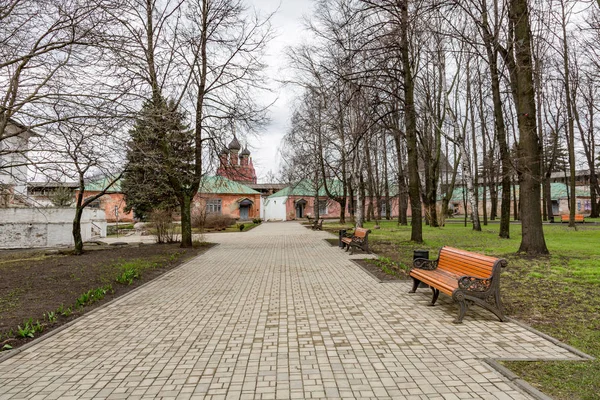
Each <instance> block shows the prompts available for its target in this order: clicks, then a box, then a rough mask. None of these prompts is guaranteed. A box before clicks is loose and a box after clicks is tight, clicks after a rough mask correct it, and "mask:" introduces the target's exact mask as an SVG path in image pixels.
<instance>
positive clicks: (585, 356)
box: [508, 317, 596, 361]
mask: <svg viewBox="0 0 600 400" xmlns="http://www.w3.org/2000/svg"><path fill="white" fill-rule="evenodd" d="M508 320H509V321H510V322H513V323H515V324H517V325H519V326H520V327H521V328H524V329H527V330H528V331H529V332H532V333H535V334H536V335H538V336H541V337H543V338H544V339H546V340H548V341H550V342H552V343H553V344H555V345H557V346H558V347H562V348H563V349H565V350H568V351H569V352H571V353H573V354H575V355H578V356H579V357H581V358H583V359H586V360H590V361H591V360H595V359H596V358H595V357H593V356H590V355H589V354H586V353H584V352H583V351H581V350H578V349H576V348H575V347H573V346H569V345H568V344H566V343H563V342H561V341H560V340H558V339H556V338H553V337H552V336H550V335H547V334H545V333H543V332H540V331H538V330H537V329H535V328H532V327H531V326H529V325H527V324H525V323H524V322H521V321H519V320H516V319H514V318H510V317H509V318H508Z"/></svg>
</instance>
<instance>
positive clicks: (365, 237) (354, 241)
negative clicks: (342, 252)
mask: <svg viewBox="0 0 600 400" xmlns="http://www.w3.org/2000/svg"><path fill="white" fill-rule="evenodd" d="M369 233H371V231H370V230H368V229H364V228H356V229H354V232H353V233H352V234H351V235H350V234H349V235H348V236H346V237H344V238H342V243H343V246H344V247H345V248H346V251H348V249H350V254H354V247H358V248H360V249H361V250H362V251H366V252H367V253H369ZM344 247H342V248H344Z"/></svg>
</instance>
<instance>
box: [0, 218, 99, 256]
mask: <svg viewBox="0 0 600 400" xmlns="http://www.w3.org/2000/svg"><path fill="white" fill-rule="evenodd" d="M74 217H75V209H74V208H2V209H0V249H18V248H19V249H20V248H34V247H56V246H73V244H74V242H73V235H72V233H71V231H72V228H73V218H74ZM81 236H82V238H83V241H84V242H85V241H88V240H90V239H91V238H92V237H93V236H100V237H106V216H105V214H104V211H102V210H95V209H89V210H88V209H86V210H84V212H83V216H82V218H81Z"/></svg>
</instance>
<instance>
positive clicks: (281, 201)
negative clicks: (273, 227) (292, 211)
mask: <svg viewBox="0 0 600 400" xmlns="http://www.w3.org/2000/svg"><path fill="white" fill-rule="evenodd" d="M286 201H287V196H284V197H270V198H267V199H266V201H265V218H264V219H265V221H285V220H286V214H285V202H286Z"/></svg>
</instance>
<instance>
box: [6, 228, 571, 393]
mask: <svg viewBox="0 0 600 400" xmlns="http://www.w3.org/2000/svg"><path fill="white" fill-rule="evenodd" d="M326 237H331V236H330V235H328V234H327V233H323V232H312V231H309V230H307V229H306V228H304V227H302V226H300V225H298V224H296V223H267V224H263V225H262V226H260V227H258V228H256V229H254V230H253V231H251V232H248V233H232V234H219V235H212V236H211V240H214V241H218V242H219V243H220V245H219V246H217V247H215V248H213V249H211V250H210V251H208V252H207V253H205V254H204V255H202V256H200V257H199V258H197V259H194V260H193V261H191V262H189V263H188V264H186V265H185V266H183V267H181V268H179V269H177V270H175V271H173V272H171V273H169V274H167V275H165V276H164V277H162V278H161V279H158V280H156V281H154V282H152V283H150V284H149V285H146V286H145V287H144V288H142V289H141V290H138V291H136V292H133V293H132V294H130V295H129V296H126V297H125V298H122V299H120V300H118V301H116V302H114V303H112V304H110V305H109V306H107V307H104V308H102V309H99V310H97V311H96V312H93V313H91V314H89V315H87V316H85V317H83V318H81V319H80V320H79V321H78V322H77V323H76V324H74V325H72V326H71V327H69V328H67V329H65V330H63V331H61V332H59V333H58V334H56V335H54V336H53V337H51V338H49V339H47V340H44V341H41V342H40V343H38V344H37V345H35V346H33V347H30V348H28V349H26V350H25V351H24V352H22V353H20V354H17V355H16V356H14V357H12V358H10V359H8V360H7V361H5V362H3V363H1V364H0V399H9V398H10V399H13V398H14V399H21V398H49V399H52V398H60V399H69V398H109V399H120V398H129V399H135V398H181V399H186V398H199V399H202V398H206V399H224V398H227V399H230V398H231V399H275V398H277V399H287V398H295V399H309V398H328V399H335V398H361V399H363V398H364V399H369V398H372V399H375V398H377V399H404V398H406V399H468V398H486V399H494V398H497V399H511V398H512V399H522V398H527V397H526V396H525V395H524V394H522V393H521V392H519V391H518V390H517V389H516V388H515V387H513V386H512V384H510V383H509V382H507V381H506V380H505V379H504V378H503V377H502V376H501V375H499V374H498V373H496V372H495V371H493V370H491V369H490V368H489V367H488V366H487V365H486V364H484V363H483V362H482V361H481V359H483V358H486V357H497V358H540V359H552V358H554V359H557V358H575V356H574V355H572V354H570V353H568V352H567V351H566V350H564V349H562V348H560V347H557V346H555V345H553V344H552V343H550V342H548V341H546V340H544V339H542V338H540V337H539V336H536V335H535V334H533V333H531V332H529V331H527V330H524V329H522V328H521V327H519V326H517V325H515V324H512V323H499V322H497V321H496V320H495V319H493V318H491V317H489V316H488V315H487V314H485V313H477V314H467V317H466V318H465V322H464V324H463V325H453V324H452V319H453V318H454V316H455V308H454V306H451V305H448V304H446V305H445V304H444V303H443V302H442V304H441V305H440V306H439V307H438V306H436V307H427V306H426V303H427V300H428V298H429V294H428V293H423V294H416V295H408V294H407V293H406V292H407V291H408V288H409V287H408V283H406V282H402V283H385V284H381V283H378V282H377V281H376V280H374V279H373V278H372V277H371V276H370V275H368V274H367V273H365V272H364V271H363V270H362V269H361V268H359V267H358V266H357V265H356V264H354V263H353V262H352V261H350V260H349V256H348V255H347V254H346V253H344V252H342V251H341V250H340V249H337V248H335V247H330V246H329V244H327V243H326V242H325V241H324V240H323V239H324V238H326Z"/></svg>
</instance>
